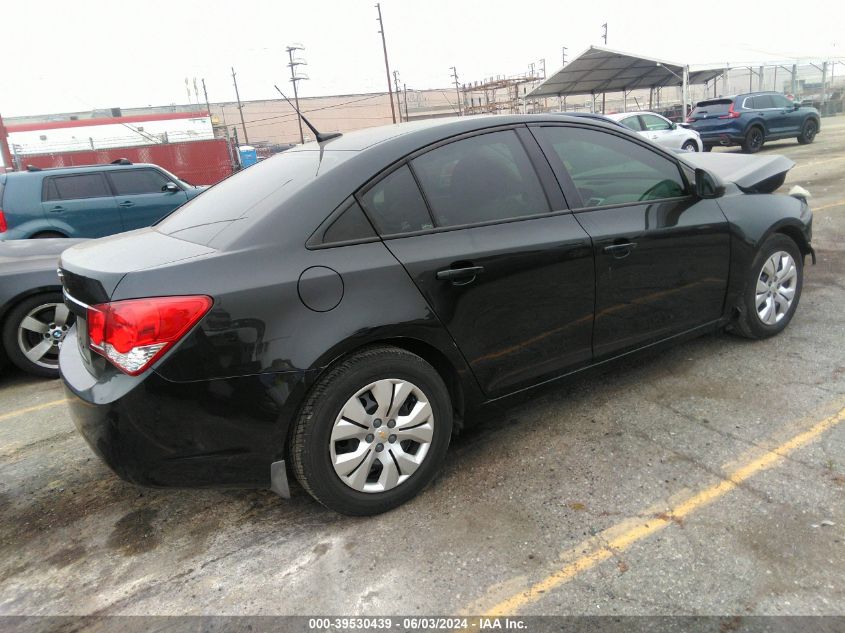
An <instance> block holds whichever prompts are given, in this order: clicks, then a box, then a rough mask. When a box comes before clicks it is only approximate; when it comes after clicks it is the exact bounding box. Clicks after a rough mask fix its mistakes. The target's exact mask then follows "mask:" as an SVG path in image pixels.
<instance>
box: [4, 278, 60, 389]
mask: <svg viewBox="0 0 845 633" xmlns="http://www.w3.org/2000/svg"><path fill="white" fill-rule="evenodd" d="M57 310H59V311H60V312H59V314H60V315H65V316H60V319H59V321H60V322H58V323H57V321H56V316H57V314H56V311H57ZM27 319H33V320H34V321H38V322H39V323H41V325H42V326H43V328H40V329H43V331H35V330H33V329H31V328H28V327H26V326H25V320H27ZM72 322H73V315H72V314H71V313H70V312H69V311H68V310H67V307H65V305H64V303H63V302H62V295H61V293H58V292H45V293H41V294H37V295H33V296H31V297H27V298H26V299H24V300H23V301H21V302H20V303H18V304H17V305H16V306H15V307H14V308H12V309H11V310H10V311H9V313H8V315H7V316H6V320H5V322H4V324H3V332H2V339H3V347H4V349H5V351H6V354H7V355H8V357H9V360H10V361H11V362H12V363H13V364H15V365H16V366H17V367H18V368H20V369H22V370H23V371H25V372H27V373H29V374H32V375H34V376H41V377H43V378H58V377H59V353H58V352H59V347H60V346H61V343H62V341H63V340H64V335H65V333H66V332H67V331H68V329H69V328H70V326H71V325H72ZM51 326H52V327H51ZM56 332H60V333H61V335H59V334H56ZM48 335H49V336H48ZM45 341H49V342H50V345H49V346H47V345H45V344H44V342H45ZM36 349H37V350H38V351H35V352H34V354H33V350H36ZM28 353H29V354H30V356H27V354H28ZM38 354H40V356H37V355H38ZM35 356H37V358H35Z"/></svg>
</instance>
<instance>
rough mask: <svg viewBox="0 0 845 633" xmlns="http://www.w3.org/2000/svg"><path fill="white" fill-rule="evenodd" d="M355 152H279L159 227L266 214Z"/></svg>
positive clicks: (175, 227) (178, 227) (179, 227)
mask: <svg viewBox="0 0 845 633" xmlns="http://www.w3.org/2000/svg"><path fill="white" fill-rule="evenodd" d="M354 154H355V152H338V151H334V152H329V151H326V152H322V160H321V159H320V152H319V151H317V150H304V151H294V152H292V151H288V152H284V153H283V154H276V155H275V156H273V157H271V158H268V159H267V160H265V161H262V162H260V163H258V164H256V165H253V166H252V167H248V168H247V169H244V170H243V171H241V172H238V173H237V174H235V175H234V176H231V177H229V178H227V179H226V180H224V181H222V182H220V183H218V184H216V185H214V186H213V187H211V188H210V189H208V190H207V191H205V192H203V194H202V195H201V196H197V197H196V198H193V199H192V200H190V201H188V202H187V203H186V204H184V205H182V206H181V207H180V208H179V209H178V210H177V211H176V212H174V213H173V214H172V215H170V216H169V217H168V218H167V219H165V220H163V221H162V222H161V223H160V224H159V225H158V227H157V228H158V230H159V231H161V232H162V233H167V234H171V233H174V232H176V231H181V230H182V229H186V228H190V227H193V226H200V225H203V224H211V223H214V222H223V221H226V220H236V219H239V218H244V217H251V216H253V215H264V214H265V213H267V212H268V211H270V210H272V209H276V208H278V206H279V205H280V204H282V203H283V202H284V201H285V200H287V199H288V198H290V197H291V196H292V195H294V194H295V193H296V192H297V191H299V190H300V189H302V187H303V186H305V185H307V184H308V183H310V182H312V181H313V180H314V179H315V178H316V177H317V176H318V175H319V174H321V173H325V172H326V171H328V170H330V169H332V168H333V167H335V166H337V165H339V164H340V163H341V162H343V161H345V160H346V159H347V158H349V157H351V156H353V155H354Z"/></svg>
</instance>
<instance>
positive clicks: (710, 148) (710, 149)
mask: <svg viewBox="0 0 845 633" xmlns="http://www.w3.org/2000/svg"><path fill="white" fill-rule="evenodd" d="M702 151H704V152H712V151H713V146H712V145H705V146H704V149H703V150H702Z"/></svg>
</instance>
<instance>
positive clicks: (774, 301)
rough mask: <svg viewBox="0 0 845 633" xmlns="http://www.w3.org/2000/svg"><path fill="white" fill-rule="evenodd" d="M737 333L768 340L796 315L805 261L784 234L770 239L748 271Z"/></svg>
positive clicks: (737, 323) (796, 247)
mask: <svg viewBox="0 0 845 633" xmlns="http://www.w3.org/2000/svg"><path fill="white" fill-rule="evenodd" d="M747 274H748V277H747V281H746V287H745V294H744V296H743V302H742V310H741V314H740V316H739V317H738V318H737V321H736V331H737V333H739V334H741V335H743V336H746V337H748V338H756V339H760V338H767V337H769V336H774V335H775V334H778V333H780V332H781V331H782V330H783V329H784V328H786V326H787V325H789V322H790V321H791V320H792V316H793V315H794V314H795V310H796V308H797V307H798V301H799V299H800V298H801V288H802V285H803V283H804V258H803V257H802V256H801V251H800V250H799V249H798V245H797V244H796V243H795V242H794V241H792V240H791V239H790V238H788V237H786V236H785V235H781V234H775V235H772V236H771V237H769V238H768V239H767V240H766V241H765V242H763V246H762V247H761V248H760V250H759V251H758V252H757V256H756V257H755V258H754V262H753V263H752V265H751V270H749V271H748V273H747Z"/></svg>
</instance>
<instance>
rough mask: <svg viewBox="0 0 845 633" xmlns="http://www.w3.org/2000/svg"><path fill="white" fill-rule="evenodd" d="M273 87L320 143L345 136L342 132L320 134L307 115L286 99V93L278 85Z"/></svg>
mask: <svg viewBox="0 0 845 633" xmlns="http://www.w3.org/2000/svg"><path fill="white" fill-rule="evenodd" d="M273 87H274V88H275V89H276V90H278V91H279V94H280V95H282V98H283V99H284V100H285V101H287V102H288V103H289V104H290V107H291V108H293V109H294V110H296V113H297V114H298V115H299V117H300V118H301V119H302V122H303V123H305V125H307V126H308V129H309V130H311V131H312V132H313V133H314V138H316V139H317V142H318V143H324V142H326V141H330V140H332V139H333V138H337V137H338V136H343V135H342V134H341V133H340V132H329V133H328V134H321V133H320V132H318V131H317V128H315V127H314V126H313V125H311V121H309V120H308V119H306V118H305V115H304V114H302V112H300V111H299V108H297V107H296V106H295V105H294V104H293V102H292V101H291V100H290V99H288V98H287V97H285V93H284V92H282V91H281V90H279V87H278V86H277V85H275V84H273Z"/></svg>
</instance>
